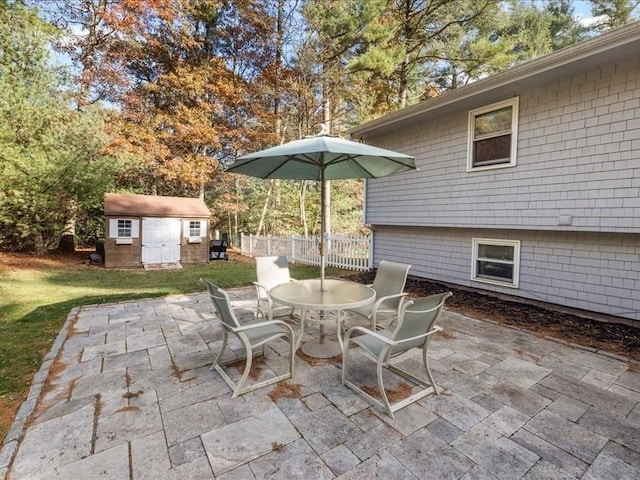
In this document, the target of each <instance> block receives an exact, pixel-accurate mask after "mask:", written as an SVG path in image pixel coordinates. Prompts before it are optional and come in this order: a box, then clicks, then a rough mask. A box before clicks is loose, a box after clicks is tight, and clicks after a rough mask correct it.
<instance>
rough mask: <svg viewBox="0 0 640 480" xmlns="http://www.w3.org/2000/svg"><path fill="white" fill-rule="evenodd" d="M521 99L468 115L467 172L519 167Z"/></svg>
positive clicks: (495, 104)
mask: <svg viewBox="0 0 640 480" xmlns="http://www.w3.org/2000/svg"><path fill="white" fill-rule="evenodd" d="M518 103H519V102H518V97H514V98H511V99H509V100H505V101H503V102H499V103H494V104H493V105H488V106H486V107H483V108H477V109H475V110H471V111H470V112H469V147H468V152H467V171H470V170H480V169H482V170H484V169H489V168H501V167H512V166H514V165H515V164H516V145H517V133H518Z"/></svg>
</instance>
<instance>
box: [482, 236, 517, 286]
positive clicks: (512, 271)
mask: <svg viewBox="0 0 640 480" xmlns="http://www.w3.org/2000/svg"><path fill="white" fill-rule="evenodd" d="M519 269H520V241H519V240H494V239H486V238H474V239H473V266H472V275H471V279H472V280H476V281H478V282H485V283H493V284H498V285H505V286H507V287H514V288H517V287H518V272H519Z"/></svg>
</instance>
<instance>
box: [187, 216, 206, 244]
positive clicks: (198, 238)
mask: <svg viewBox="0 0 640 480" xmlns="http://www.w3.org/2000/svg"><path fill="white" fill-rule="evenodd" d="M192 223H197V224H198V227H197V230H198V232H195V229H192V227H191V224H192ZM183 228H184V236H185V237H186V238H187V239H188V240H187V242H188V243H202V239H203V238H205V237H206V236H207V222H206V221H203V220H185V221H184V227H183ZM192 233H197V235H192Z"/></svg>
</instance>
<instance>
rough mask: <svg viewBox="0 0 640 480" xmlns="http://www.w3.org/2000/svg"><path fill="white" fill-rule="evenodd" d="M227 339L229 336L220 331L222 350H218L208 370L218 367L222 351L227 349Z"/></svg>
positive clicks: (225, 332)
mask: <svg viewBox="0 0 640 480" xmlns="http://www.w3.org/2000/svg"><path fill="white" fill-rule="evenodd" d="M228 338H229V334H228V333H227V331H226V330H223V331H222V348H220V351H219V352H218V354H217V355H216V358H215V359H214V360H213V363H212V364H211V368H210V370H215V368H216V365H218V362H219V361H220V359H221V358H222V355H223V354H224V351H225V349H226V348H227V340H228Z"/></svg>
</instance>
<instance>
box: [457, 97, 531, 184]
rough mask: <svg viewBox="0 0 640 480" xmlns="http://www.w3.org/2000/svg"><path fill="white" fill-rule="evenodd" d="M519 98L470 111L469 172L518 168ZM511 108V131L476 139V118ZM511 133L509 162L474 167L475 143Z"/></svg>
mask: <svg viewBox="0 0 640 480" xmlns="http://www.w3.org/2000/svg"><path fill="white" fill-rule="evenodd" d="M519 105H520V100H519V97H513V98H509V99H508V100H503V101H501V102H497V103H492V104H491V105H487V106H484V107H481V108H476V109H474V110H470V111H469V128H468V144H467V172H476V171H478V170H493V169H496V168H507V167H515V166H516V153H517V151H518V116H519ZM509 106H510V107H511V131H510V132H507V131H506V130H505V131H503V132H496V133H493V134H491V135H485V136H483V137H479V138H476V137H475V123H476V117H478V116H479V115H482V114H484V113H488V112H492V111H494V110H500V109H501V108H505V107H509ZM507 133H511V149H510V150H509V152H510V154H509V161H504V162H500V163H494V164H491V165H478V166H474V164H473V161H474V158H473V152H474V148H473V147H474V143H475V142H476V141H478V140H486V139H488V138H494V137H499V136H501V135H505V134H507Z"/></svg>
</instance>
